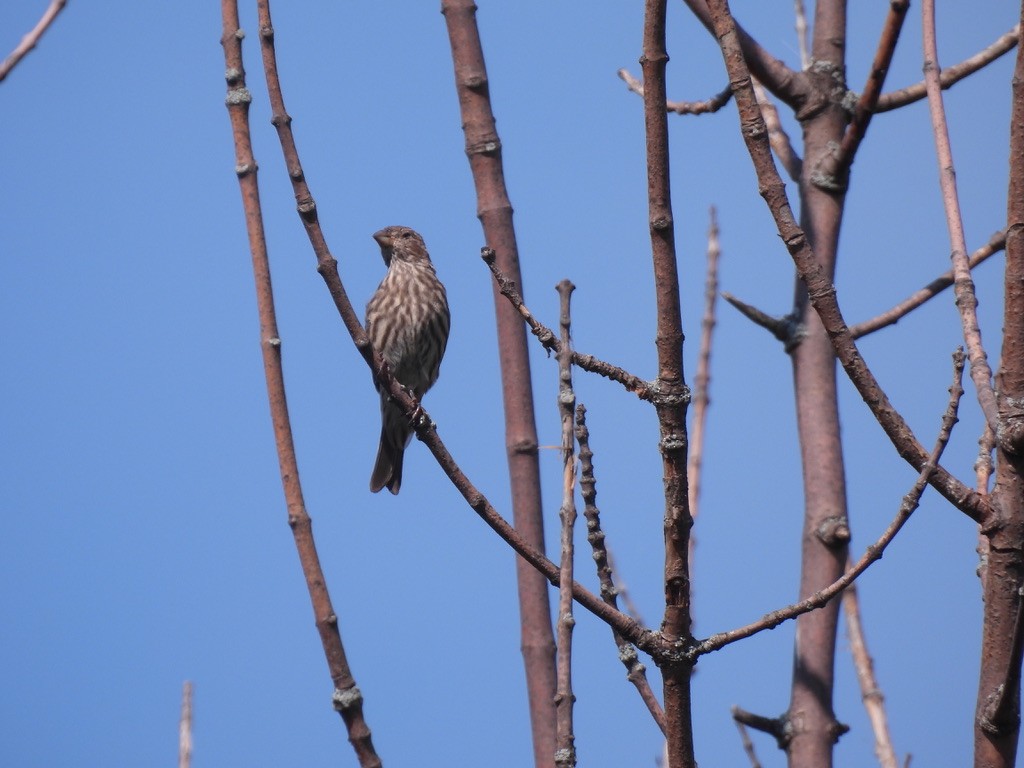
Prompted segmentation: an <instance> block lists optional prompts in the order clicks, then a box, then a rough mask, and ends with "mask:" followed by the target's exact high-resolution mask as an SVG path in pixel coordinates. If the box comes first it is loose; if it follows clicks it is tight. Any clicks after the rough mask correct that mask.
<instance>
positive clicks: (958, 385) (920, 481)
mask: <svg viewBox="0 0 1024 768" xmlns="http://www.w3.org/2000/svg"><path fill="white" fill-rule="evenodd" d="M963 370H964V353H963V350H962V349H957V351H956V352H955V353H954V355H953V384H952V385H951V386H950V388H949V403H948V404H947V406H946V412H945V413H944V414H943V416H942V426H941V427H940V429H939V435H938V437H937V438H936V441H935V447H934V448H933V449H932V451H931V453H930V454H929V456H928V459H927V461H926V462H925V465H924V466H923V467H922V468H921V472H920V473H919V474H918V477H917V481H916V482H915V483H914V486H913V487H912V488H911V489H910V491H909V492H908V493H907V494H906V495H905V496H904V497H903V501H902V503H901V504H900V508H899V511H898V512H897V514H896V517H895V518H894V519H893V521H892V522H891V523H889V525H888V527H887V528H886V529H885V531H883V532H882V535H881V536H879V537H878V539H877V540H876V541H875V542H874V543H873V544H871V545H869V546H868V547H867V549H866V550H865V551H864V554H863V555H862V556H861V558H860V560H858V561H857V563H856V565H854V566H853V567H852V568H850V569H849V570H847V571H846V573H844V574H843V575H842V576H841V577H839V578H838V579H837V580H836V581H834V582H832V583H831V584H829V585H828V586H827V587H825V588H824V589H821V590H819V591H818V592H815V593H814V594H813V595H811V596H810V597H808V598H806V599H805V600H801V601H800V602H798V603H794V604H792V605H789V606H787V607H785V608H781V609H779V610H776V611H772V612H771V613H768V614H765V615H764V616H762V617H761V618H760V619H758V620H757V621H755V622H753V623H751V624H748V625H746V626H745V627H740V628H739V629H733V630H730V631H728V632H721V633H719V634H716V635H712V636H711V637H709V638H707V639H706V640H701V641H699V642H697V643H695V644H694V646H693V647H692V648H691V650H690V652H689V653H690V655H692V656H693V657H697V656H700V655H702V654H705V653H711V652H712V651H717V650H719V649H720V648H724V647H725V646H726V645H729V644H730V643H734V642H736V641H737V640H742V639H743V638H745V637H750V636H751V635H754V634H757V633H758V632H761V631H763V630H766V629H773V628H775V627H777V626H778V625H779V624H781V623H782V622H784V621H789V620H790V619H794V618H796V617H797V616H799V615H801V614H804V613H807V612H808V611H813V610H815V609H816V608H821V607H822V606H824V605H826V604H827V603H828V602H829V601H830V600H832V599H834V598H835V597H836V595H838V594H840V593H841V592H842V591H843V590H844V589H846V587H848V586H850V584H852V583H853V582H854V581H855V580H856V579H857V577H858V576H860V575H861V574H862V573H863V572H864V571H866V570H867V569H868V567H869V566H870V565H871V564H872V563H874V562H875V561H876V560H880V559H881V558H882V555H883V554H884V552H885V548H886V547H887V546H889V543H890V542H891V541H892V540H893V539H894V538H895V536H896V534H897V533H899V531H900V529H901V528H902V527H903V525H904V524H905V523H906V522H907V520H909V519H910V516H911V515H912V514H913V513H914V510H916V509H917V506H918V504H919V503H920V501H921V494H922V493H924V489H925V487H926V486H927V485H928V476H929V475H930V474H931V473H932V472H934V471H935V468H936V466H937V465H938V462H939V458H940V457H941V456H942V452H943V451H944V450H945V448H946V444H947V443H948V442H949V436H950V433H951V432H952V430H953V425H954V424H956V421H957V411H958V409H959V406H960V398H961V396H962V395H963V392H964V390H963V384H962V379H963ZM747 724H748V725H751V724H750V723H747Z"/></svg>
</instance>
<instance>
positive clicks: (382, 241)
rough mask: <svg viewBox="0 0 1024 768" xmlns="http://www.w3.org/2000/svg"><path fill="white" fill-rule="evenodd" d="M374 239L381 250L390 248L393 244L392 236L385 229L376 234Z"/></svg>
mask: <svg viewBox="0 0 1024 768" xmlns="http://www.w3.org/2000/svg"><path fill="white" fill-rule="evenodd" d="M373 239H374V240H376V241H377V244H378V245H379V246H380V247H381V248H390V247H391V244H392V242H393V241H392V239H391V237H390V235H388V233H387V232H385V231H384V230H383V229H382V230H381V231H380V232H374V233H373Z"/></svg>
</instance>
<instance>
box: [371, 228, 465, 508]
mask: <svg viewBox="0 0 1024 768" xmlns="http://www.w3.org/2000/svg"><path fill="white" fill-rule="evenodd" d="M373 239H374V240H376V241H377V244H378V245H379V246H380V254H381V256H382V257H383V259H384V264H385V265H386V266H387V268H388V271H387V274H386V275H385V276H384V279H383V280H381V283H380V285H379V286H378V288H377V290H376V291H375V292H374V294H373V296H371V297H370V300H369V302H367V304H366V333H367V335H368V336H369V338H370V344H371V346H372V347H373V349H374V351H375V352H377V353H379V354H380V355H381V356H382V357H383V358H384V361H385V363H386V364H387V367H388V369H389V370H390V372H391V375H392V376H393V377H394V378H395V379H396V380H397V381H398V383H399V384H401V385H402V386H403V387H405V388H406V389H407V390H409V391H410V392H411V393H412V395H413V396H414V397H415V398H416V399H417V400H420V399H421V398H422V397H423V395H424V394H426V392H427V390H428V389H430V388H431V387H432V386H433V385H434V382H435V381H437V376H438V373H439V372H440V369H441V358H442V357H444V351H445V347H446V346H447V345H448V331H449V329H450V326H451V313H450V312H449V309H448V296H447V294H446V293H445V289H444V285H442V284H441V281H440V280H438V278H437V273H436V272H435V270H434V265H433V263H431V261H430V254H429V253H427V246H426V245H425V244H424V242H423V237H422V236H420V234H419V233H418V232H416V231H415V230H413V229H410V228H409V227H385V228H384V229H382V230H380V231H379V232H375V233H374V235H373ZM374 386H376V388H377V391H378V392H380V420H381V425H380V445H379V447H378V448H377V460H376V462H375V463H374V466H373V473H372V474H371V475H370V490H371V491H372V492H373V493H377V492H378V491H380V490H381V489H382V488H387V489H388V490H389V491H391V493H393V494H397V493H398V491H399V489H400V488H401V487H402V460H403V458H404V456H405V449H406V446H408V445H409V443H410V441H411V440H412V433H413V428H412V424H411V423H410V420H409V418H408V417H407V416H406V415H405V413H404V412H403V410H402V408H401V407H400V406H399V405H398V404H397V403H395V402H394V401H393V400H392V399H391V396H390V395H389V394H388V391H387V389H385V388H382V387H381V385H380V382H379V381H376V380H375V381H374Z"/></svg>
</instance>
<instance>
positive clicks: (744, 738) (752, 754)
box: [732, 0, 800, 768]
mask: <svg viewBox="0 0 1024 768" xmlns="http://www.w3.org/2000/svg"><path fill="white" fill-rule="evenodd" d="M799 2H800V0H797V3H798V4H799ZM735 711H736V707H733V713H735ZM732 721H733V722H734V723H736V730H737V731H739V732H740V744H742V745H743V751H744V752H745V753H746V755H747V759H748V760H749V761H750V768H761V761H760V760H758V759H757V752H756V751H755V750H754V742H752V741H751V740H750V735H749V734H748V733H747V726H745V725H744V724H743V723H742V722H740V721H739V720H737V719H736V718H735V717H733V720H732Z"/></svg>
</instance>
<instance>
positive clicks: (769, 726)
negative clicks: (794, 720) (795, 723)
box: [732, 707, 792, 764]
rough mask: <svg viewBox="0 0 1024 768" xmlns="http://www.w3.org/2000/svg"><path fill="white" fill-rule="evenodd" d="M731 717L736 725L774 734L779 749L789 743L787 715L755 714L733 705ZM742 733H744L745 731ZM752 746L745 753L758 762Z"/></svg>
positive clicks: (789, 733) (789, 731)
mask: <svg viewBox="0 0 1024 768" xmlns="http://www.w3.org/2000/svg"><path fill="white" fill-rule="evenodd" d="M732 719H733V720H734V721H735V722H736V724H737V725H740V726H747V727H749V728H753V729H754V730H755V731H761V732H762V733H767V734H769V735H771V736H774V737H775V741H776V742H777V743H778V745H779V749H785V748H786V745H787V744H789V739H790V736H791V731H792V728H791V726H790V723H789V717H788V716H786V715H783V716H782V717H765V716H764V715H755V714H754V713H753V712H748V711H747V710H745V709H743V708H742V707H733V708H732ZM743 733H744V735H746V732H745V731H744V732H743ZM748 742H749V739H748ZM744 748H746V745H744ZM753 748H754V745H753V744H751V745H750V749H749V750H748V751H747V755H748V757H750V759H751V761H752V762H754V763H755V764H758V763H757V756H756V755H753V754H752V753H753Z"/></svg>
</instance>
